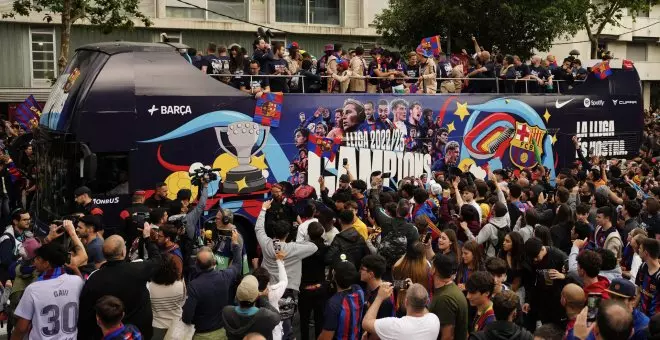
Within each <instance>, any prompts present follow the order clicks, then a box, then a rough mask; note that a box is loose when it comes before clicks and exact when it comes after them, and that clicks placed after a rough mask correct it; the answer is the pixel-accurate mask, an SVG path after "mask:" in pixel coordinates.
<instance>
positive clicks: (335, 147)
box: [307, 134, 341, 162]
mask: <svg viewBox="0 0 660 340" xmlns="http://www.w3.org/2000/svg"><path fill="white" fill-rule="evenodd" d="M340 145H341V138H325V137H321V136H317V135H315V134H310V135H309V141H308V142H307V148H308V150H309V151H311V152H313V153H315V154H316V155H318V156H319V157H325V158H327V159H328V160H329V161H330V162H332V161H334V160H335V156H337V152H338V151H339V146H340Z"/></svg>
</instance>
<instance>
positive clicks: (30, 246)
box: [21, 237, 41, 260]
mask: <svg viewBox="0 0 660 340" xmlns="http://www.w3.org/2000/svg"><path fill="white" fill-rule="evenodd" d="M39 247H41V243H39V240H37V239H36V238H34V237H31V238H28V239H26V240H25V241H23V249H25V255H24V256H23V259H24V260H31V259H33V258H34V257H35V256H37V249H39ZM21 255H23V254H21Z"/></svg>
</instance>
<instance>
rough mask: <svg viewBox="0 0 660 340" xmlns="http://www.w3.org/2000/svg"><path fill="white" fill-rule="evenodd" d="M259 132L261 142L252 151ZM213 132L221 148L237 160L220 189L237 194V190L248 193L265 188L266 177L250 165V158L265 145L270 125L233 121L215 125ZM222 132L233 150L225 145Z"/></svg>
mask: <svg viewBox="0 0 660 340" xmlns="http://www.w3.org/2000/svg"><path fill="white" fill-rule="evenodd" d="M262 131H263V132H262ZM260 133H263V138H262V140H261V144H260V145H259V146H258V147H257V149H256V150H255V151H252V149H253V148H254V145H255V144H256V143H257V140H258V139H259V134H260ZM215 134H216V136H217V138H218V143H219V144H220V147H221V148H222V150H224V151H225V152H226V153H228V154H230V155H233V156H234V157H236V159H237V160H238V166H236V167H234V168H232V169H230V170H229V171H228V172H227V175H226V178H225V181H224V183H223V190H222V191H223V192H224V193H227V194H238V193H239V192H240V193H250V192H255V191H259V190H263V189H265V188H266V178H264V176H263V174H262V171H261V170H259V169H258V168H257V167H254V166H252V165H250V159H251V158H252V156H254V155H256V154H257V153H259V152H260V151H261V150H262V149H263V148H264V146H266V141H267V140H268V135H269V134H270V126H262V125H260V124H257V123H253V122H235V123H231V124H229V125H227V126H226V127H225V126H221V127H216V128H215ZM223 134H225V135H226V136H227V140H228V141H229V143H231V147H233V148H234V151H230V149H229V148H228V146H226V145H225V142H224V141H223V138H222V135H223Z"/></svg>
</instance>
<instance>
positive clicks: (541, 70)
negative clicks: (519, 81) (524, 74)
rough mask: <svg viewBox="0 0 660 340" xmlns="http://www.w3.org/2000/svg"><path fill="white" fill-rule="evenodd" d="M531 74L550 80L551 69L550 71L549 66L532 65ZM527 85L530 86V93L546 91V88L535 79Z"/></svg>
mask: <svg viewBox="0 0 660 340" xmlns="http://www.w3.org/2000/svg"><path fill="white" fill-rule="evenodd" d="M529 74H531V75H533V76H536V77H539V78H540V79H543V80H548V78H549V77H550V71H548V69H547V68H545V67H543V66H540V65H539V66H534V65H531V66H530V67H529ZM527 86H529V92H530V93H534V92H544V91H545V89H544V88H543V87H542V86H540V85H539V83H537V82H535V81H530V82H529V84H527Z"/></svg>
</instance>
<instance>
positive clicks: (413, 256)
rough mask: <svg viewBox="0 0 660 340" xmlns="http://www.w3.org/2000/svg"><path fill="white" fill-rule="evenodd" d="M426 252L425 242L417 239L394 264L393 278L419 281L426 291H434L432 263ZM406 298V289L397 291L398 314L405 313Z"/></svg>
mask: <svg viewBox="0 0 660 340" xmlns="http://www.w3.org/2000/svg"><path fill="white" fill-rule="evenodd" d="M424 253H425V248H424V244H423V243H422V242H420V241H415V243H413V244H412V246H411V247H410V248H409V249H408V251H406V254H405V255H403V256H402V257H401V258H400V259H399V260H398V261H397V262H396V263H395V264H394V266H392V278H393V279H394V281H399V280H406V279H410V280H411V281H412V283H419V284H421V285H422V286H424V288H426V291H428V292H432V291H433V290H432V289H431V288H432V285H433V281H432V276H431V264H430V263H429V261H427V260H426V257H425V256H424ZM405 298H406V291H405V289H404V290H400V291H399V292H397V294H396V304H395V308H396V310H397V315H405V310H404V301H405Z"/></svg>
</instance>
